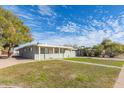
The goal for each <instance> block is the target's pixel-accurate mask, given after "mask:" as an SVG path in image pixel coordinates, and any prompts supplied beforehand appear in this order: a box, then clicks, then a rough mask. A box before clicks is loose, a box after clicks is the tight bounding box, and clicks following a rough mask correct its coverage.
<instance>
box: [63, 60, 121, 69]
mask: <svg viewBox="0 0 124 93" xmlns="http://www.w3.org/2000/svg"><path fill="white" fill-rule="evenodd" d="M64 61H67V62H73V63H80V64H87V65H95V66H101V67H110V68H118V69H121V68H122V67H118V66H111V65H104V64H97V63H89V62H80V61H71V60H64Z"/></svg>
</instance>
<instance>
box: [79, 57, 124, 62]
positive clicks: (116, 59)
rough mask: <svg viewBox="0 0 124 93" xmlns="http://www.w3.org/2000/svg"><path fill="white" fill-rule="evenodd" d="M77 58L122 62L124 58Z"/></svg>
mask: <svg viewBox="0 0 124 93" xmlns="http://www.w3.org/2000/svg"><path fill="white" fill-rule="evenodd" d="M77 58H92V59H99V60H113V61H124V58H103V57H77Z"/></svg>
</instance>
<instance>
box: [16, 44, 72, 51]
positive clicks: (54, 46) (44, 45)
mask: <svg viewBox="0 0 124 93" xmlns="http://www.w3.org/2000/svg"><path fill="white" fill-rule="evenodd" d="M30 46H39V47H53V48H65V49H72V50H74V48H73V47H66V46H56V45H47V44H31V45H26V46H23V47H21V48H18V49H17V50H19V49H22V48H25V47H30Z"/></svg>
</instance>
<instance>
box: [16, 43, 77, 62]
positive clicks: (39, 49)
mask: <svg viewBox="0 0 124 93" xmlns="http://www.w3.org/2000/svg"><path fill="white" fill-rule="evenodd" d="M18 51H19V56H21V57H24V58H31V59H35V60H48V59H58V58H69V57H75V56H76V52H75V50H74V48H73V47H66V46H55V45H47V44H31V45H27V46H24V47H21V48H19V49H18Z"/></svg>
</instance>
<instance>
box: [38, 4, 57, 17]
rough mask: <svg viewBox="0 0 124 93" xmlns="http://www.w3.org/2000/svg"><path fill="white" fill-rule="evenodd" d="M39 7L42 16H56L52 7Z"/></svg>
mask: <svg viewBox="0 0 124 93" xmlns="http://www.w3.org/2000/svg"><path fill="white" fill-rule="evenodd" d="M38 7H39V13H40V14H41V15H48V16H55V15H56V13H55V12H54V11H53V10H52V8H51V7H50V6H45V5H41V6H38Z"/></svg>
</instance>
